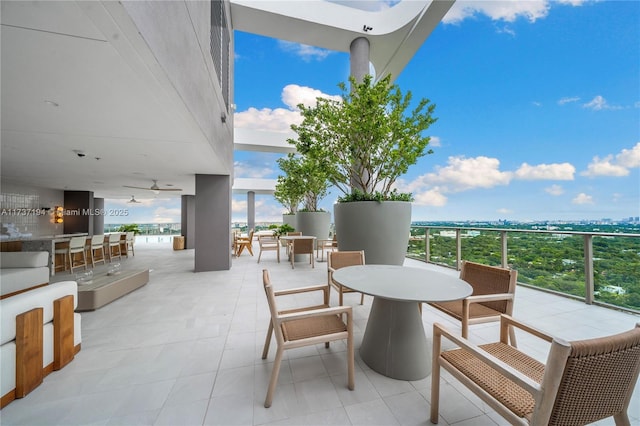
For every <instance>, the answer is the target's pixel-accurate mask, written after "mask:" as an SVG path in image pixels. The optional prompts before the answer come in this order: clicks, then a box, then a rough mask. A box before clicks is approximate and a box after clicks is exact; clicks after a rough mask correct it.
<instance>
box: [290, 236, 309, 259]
mask: <svg viewBox="0 0 640 426" xmlns="http://www.w3.org/2000/svg"><path fill="white" fill-rule="evenodd" d="M293 253H295V254H311V255H313V239H312V238H303V239H300V240H293Z"/></svg>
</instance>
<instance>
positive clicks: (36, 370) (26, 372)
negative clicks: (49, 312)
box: [16, 308, 44, 398]
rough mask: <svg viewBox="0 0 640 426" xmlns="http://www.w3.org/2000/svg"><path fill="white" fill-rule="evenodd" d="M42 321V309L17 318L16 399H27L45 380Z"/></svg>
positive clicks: (36, 309) (25, 313)
mask: <svg viewBox="0 0 640 426" xmlns="http://www.w3.org/2000/svg"><path fill="white" fill-rule="evenodd" d="M42 319H43V309H42V308H35V309H32V310H30V311H27V312H24V313H22V314H20V315H18V316H16V398H23V397H25V396H26V395H27V394H28V393H29V392H31V391H32V390H34V389H35V388H36V387H38V385H40V383H42V379H43V378H44V372H43V370H42V362H43V356H44V355H43V345H44V342H43V330H42Z"/></svg>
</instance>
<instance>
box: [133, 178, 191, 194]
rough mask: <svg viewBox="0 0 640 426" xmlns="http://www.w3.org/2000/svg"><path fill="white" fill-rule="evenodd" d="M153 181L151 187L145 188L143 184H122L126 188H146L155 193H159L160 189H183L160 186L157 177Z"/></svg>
mask: <svg viewBox="0 0 640 426" xmlns="http://www.w3.org/2000/svg"><path fill="white" fill-rule="evenodd" d="M151 180H152V181H153V185H151V186H150V187H149V188H143V187H141V186H129V185H122V186H124V187H125V188H133V189H146V190H147V191H151V192H153V193H154V194H159V193H160V191H182V189H180V188H160V187H159V186H158V180H157V179H151Z"/></svg>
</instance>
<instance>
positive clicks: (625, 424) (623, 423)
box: [613, 410, 631, 426]
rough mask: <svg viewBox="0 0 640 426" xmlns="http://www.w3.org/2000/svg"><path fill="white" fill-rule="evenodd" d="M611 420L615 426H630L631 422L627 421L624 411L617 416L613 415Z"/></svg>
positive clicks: (627, 417)
mask: <svg viewBox="0 0 640 426" xmlns="http://www.w3.org/2000/svg"><path fill="white" fill-rule="evenodd" d="M613 420H614V421H615V422H616V426H630V425H631V422H630V421H629V416H628V415H627V412H626V410H625V411H621V412H619V413H617V414H614V415H613Z"/></svg>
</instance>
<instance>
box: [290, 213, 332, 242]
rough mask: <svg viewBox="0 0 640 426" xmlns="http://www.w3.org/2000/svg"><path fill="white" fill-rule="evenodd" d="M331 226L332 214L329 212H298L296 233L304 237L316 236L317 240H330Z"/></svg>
mask: <svg viewBox="0 0 640 426" xmlns="http://www.w3.org/2000/svg"><path fill="white" fill-rule="evenodd" d="M330 224H331V213H329V212H297V213H296V224H295V226H294V228H296V231H299V232H302V235H309V236H314V237H316V238H317V239H320V240H322V239H327V238H329V225H330Z"/></svg>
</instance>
